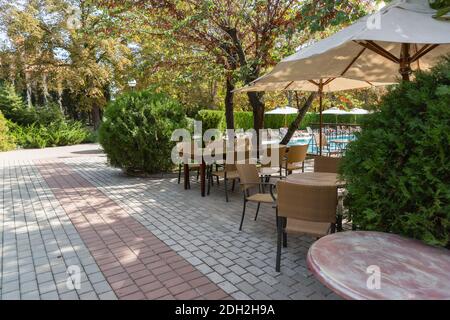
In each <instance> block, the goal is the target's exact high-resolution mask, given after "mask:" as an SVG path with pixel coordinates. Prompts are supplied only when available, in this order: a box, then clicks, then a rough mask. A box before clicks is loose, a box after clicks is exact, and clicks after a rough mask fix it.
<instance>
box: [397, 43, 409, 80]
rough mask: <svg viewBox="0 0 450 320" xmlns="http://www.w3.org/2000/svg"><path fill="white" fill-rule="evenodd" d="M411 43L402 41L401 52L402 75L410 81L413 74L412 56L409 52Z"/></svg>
mask: <svg viewBox="0 0 450 320" xmlns="http://www.w3.org/2000/svg"><path fill="white" fill-rule="evenodd" d="M410 46H411V45H410V44H409V43H402V49H401V53H400V70H399V72H400V75H401V76H402V79H403V81H410V74H411V56H410V53H409V48H410Z"/></svg>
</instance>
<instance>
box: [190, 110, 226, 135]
mask: <svg viewBox="0 0 450 320" xmlns="http://www.w3.org/2000/svg"><path fill="white" fill-rule="evenodd" d="M196 120H197V121H201V122H202V130H203V132H205V131H206V130H208V129H221V127H222V126H223V124H224V123H225V113H224V112H223V111H220V110H200V111H199V112H198V114H197V117H196ZM225 127H226V125H225Z"/></svg>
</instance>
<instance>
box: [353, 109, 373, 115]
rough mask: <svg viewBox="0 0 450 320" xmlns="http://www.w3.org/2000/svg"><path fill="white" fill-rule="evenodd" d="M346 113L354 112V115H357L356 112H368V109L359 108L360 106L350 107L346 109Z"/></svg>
mask: <svg viewBox="0 0 450 320" xmlns="http://www.w3.org/2000/svg"><path fill="white" fill-rule="evenodd" d="M347 113H348V114H354V115H357V114H369V113H370V111H369V110H366V109H361V108H352V109H350V111H347Z"/></svg>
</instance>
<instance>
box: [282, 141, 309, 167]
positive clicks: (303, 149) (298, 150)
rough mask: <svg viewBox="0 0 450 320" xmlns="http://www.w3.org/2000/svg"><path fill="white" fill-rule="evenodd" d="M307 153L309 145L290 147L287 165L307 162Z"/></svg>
mask: <svg viewBox="0 0 450 320" xmlns="http://www.w3.org/2000/svg"><path fill="white" fill-rule="evenodd" d="M307 152H308V145H307V144H303V145H298V146H292V147H290V148H289V151H288V153H287V163H298V162H303V161H305V159H306V153H307Z"/></svg>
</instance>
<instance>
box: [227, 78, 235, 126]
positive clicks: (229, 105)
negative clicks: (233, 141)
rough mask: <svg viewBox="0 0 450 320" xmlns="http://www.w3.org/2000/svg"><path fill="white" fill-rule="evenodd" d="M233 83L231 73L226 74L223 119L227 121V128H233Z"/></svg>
mask: <svg viewBox="0 0 450 320" xmlns="http://www.w3.org/2000/svg"><path fill="white" fill-rule="evenodd" d="M233 90H234V83H233V79H232V77H231V75H229V76H227V80H226V93H225V119H226V122H227V129H234V115H233V111H234V110H233V108H234V102H233V96H234V93H233Z"/></svg>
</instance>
